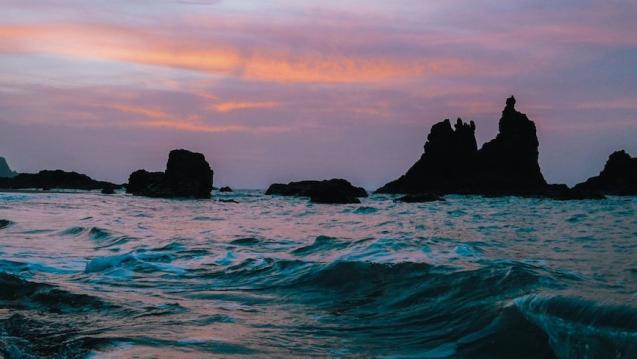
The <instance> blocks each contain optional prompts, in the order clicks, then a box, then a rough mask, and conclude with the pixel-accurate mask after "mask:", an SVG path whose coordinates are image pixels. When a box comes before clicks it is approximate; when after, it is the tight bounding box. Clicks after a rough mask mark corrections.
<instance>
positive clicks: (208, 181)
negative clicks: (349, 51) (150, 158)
mask: <svg viewBox="0 0 637 359" xmlns="http://www.w3.org/2000/svg"><path fill="white" fill-rule="evenodd" d="M213 175H214V172H213V171H212V169H211V168H210V164H209V163H208V162H207V161H206V158H205V157H204V155H203V154H201V153H196V152H190V151H188V150H183V149H181V150H173V151H170V154H169V155H168V163H167V164H166V171H165V172H163V173H162V172H147V171H146V170H137V171H135V172H133V173H131V175H130V177H129V179H128V186H127V187H126V192H127V193H132V194H134V195H139V196H147V197H163V198H173V197H187V198H210V192H211V191H212V179H213Z"/></svg>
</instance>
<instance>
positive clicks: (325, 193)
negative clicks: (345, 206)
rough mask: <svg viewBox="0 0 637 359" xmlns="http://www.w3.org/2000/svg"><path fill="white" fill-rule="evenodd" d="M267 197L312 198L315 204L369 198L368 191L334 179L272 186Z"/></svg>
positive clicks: (357, 200) (354, 201)
mask: <svg viewBox="0 0 637 359" xmlns="http://www.w3.org/2000/svg"><path fill="white" fill-rule="evenodd" d="M265 194H266V195H280V196H300V197H310V200H311V201H312V202H314V203H333V204H342V203H360V200H359V199H358V197H367V191H365V189H363V188H362V187H355V186H353V185H352V184H351V183H349V182H348V181H347V180H344V179H338V178H334V179H331V180H324V181H300V182H290V183H288V184H282V183H275V184H272V185H271V186H270V187H269V188H268V190H267V191H266V192H265Z"/></svg>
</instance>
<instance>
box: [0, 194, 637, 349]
mask: <svg viewBox="0 0 637 359" xmlns="http://www.w3.org/2000/svg"><path fill="white" fill-rule="evenodd" d="M216 198H217V199H218V198H233V199H235V200H237V201H238V202H239V203H238V204H235V203H222V202H218V201H215V200H205V201H186V200H182V201H178V200H177V201H174V200H161V199H146V198H138V197H130V196H127V195H124V194H117V195H112V196H106V195H100V194H97V193H81V194H61V193H32V194H25V193H4V194H0V353H1V354H2V355H4V356H5V357H7V358H22V357H26V358H30V357H85V356H88V357H100V358H101V357H106V358H116V357H135V356H137V357H180V358H181V357H196V358H200V357H209V356H210V357H216V356H222V357H244V356H246V357H250V356H253V357H264V356H270V357H288V356H290V357H308V356H317V357H333V356H345V357H347V356H361V357H368V356H376V357H409V358H412V357H415V358H446V357H465V358H498V357H501V358H512V357H517V358H524V357H528V358H541V357H545V358H551V357H558V358H597V357H604V358H631V357H632V358H635V357H637V215H636V213H637V198H634V197H633V198H630V197H628V198H620V197H613V198H610V199H608V200H605V201H597V202H596V201H576V202H558V201H552V200H543V199H520V198H511V197H505V198H488V199H487V198H481V197H463V196H455V197H454V196H451V197H448V199H447V201H446V202H437V203H427V204H406V203H394V202H393V201H392V200H391V199H392V197H390V196H372V197H370V198H368V199H364V200H363V203H362V204H360V205H344V206H330V205H312V204H310V203H308V201H307V200H305V199H299V198H280V197H268V196H264V195H263V194H262V193H261V192H257V191H245V192H235V193H231V194H222V195H218V196H217V197H216ZM2 355H0V357H1V356H2Z"/></svg>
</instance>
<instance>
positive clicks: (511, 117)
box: [377, 96, 547, 195]
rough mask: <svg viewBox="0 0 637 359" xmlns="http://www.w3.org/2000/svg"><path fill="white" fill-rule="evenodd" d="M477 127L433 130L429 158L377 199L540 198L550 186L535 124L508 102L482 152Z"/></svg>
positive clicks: (462, 125) (435, 127)
mask: <svg viewBox="0 0 637 359" xmlns="http://www.w3.org/2000/svg"><path fill="white" fill-rule="evenodd" d="M475 129H476V127H475V124H474V123H473V122H470V123H468V124H467V123H464V122H462V120H460V119H458V121H457V122H456V124H455V126H454V127H453V128H452V127H451V123H450V122H449V120H445V121H442V122H439V123H437V124H435V125H433V126H432V128H431V132H430V133H429V135H428V136H427V142H426V143H425V152H424V154H423V155H422V156H421V158H420V160H418V162H416V163H415V164H414V165H413V166H412V167H411V168H410V169H409V170H408V171H407V173H406V174H405V175H403V176H401V177H400V178H399V179H397V180H395V181H392V182H389V183H387V184H386V185H384V186H383V187H381V188H379V189H378V191H377V192H379V193H430V192H431V193H439V194H449V193H473V194H489V195H492V194H496V195H498V194H502V195H505V194H524V195H533V194H538V193H542V192H543V191H545V189H546V186H547V184H546V181H545V180H544V176H542V172H541V171H540V166H539V164H538V154H539V152H538V147H539V142H538V139H537V134H536V130H535V124H534V123H533V121H531V120H529V119H528V118H527V116H526V115H525V114H523V113H521V112H518V111H517V110H516V109H515V98H514V97H513V96H511V97H510V98H509V99H507V101H506V107H505V108H504V111H502V117H501V118H500V123H499V133H498V135H497V137H496V138H495V139H493V140H491V141H489V142H487V143H485V144H484V146H483V147H482V148H481V149H480V150H478V149H477V144H476V139H475Z"/></svg>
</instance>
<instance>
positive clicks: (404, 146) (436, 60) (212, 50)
mask: <svg viewBox="0 0 637 359" xmlns="http://www.w3.org/2000/svg"><path fill="white" fill-rule="evenodd" d="M150 4H151V3H150V2H142V1H123V0H113V1H90V2H89V1H83V0H68V1H66V0H65V1H61V0H40V1H24V0H20V1H18V0H5V1H3V9H2V12H1V13H0V68H1V69H2V75H1V76H0V156H5V157H6V158H7V159H8V161H9V163H10V165H11V166H12V167H14V168H15V169H17V170H18V171H23V172H30V171H37V170H40V169H44V168H49V169H53V168H61V169H65V170H75V171H79V172H83V173H86V174H88V175H90V176H92V177H94V178H98V179H106V180H111V181H116V182H124V181H125V180H126V178H127V176H128V174H129V173H130V172H132V171H133V170H135V169H138V168H147V169H150V170H161V169H163V167H164V165H165V161H166V158H167V153H168V151H169V150H170V149H173V148H178V147H183V148H188V149H191V150H195V151H199V152H203V153H204V154H205V155H206V157H207V158H208V159H209V161H210V162H211V163H212V165H213V168H214V170H215V184H218V185H225V184H228V185H231V186H235V187H243V188H262V187H265V186H267V185H268V184H269V183H271V182H273V181H288V180H293V179H304V178H329V177H345V178H348V179H350V180H352V181H353V182H356V183H357V184H361V185H364V186H366V187H369V188H375V187H377V186H379V185H381V184H383V183H384V182H386V181H388V180H390V179H393V178H395V177H397V176H398V175H400V174H402V173H403V172H404V171H405V170H406V169H407V168H408V167H409V166H410V165H411V164H412V163H413V162H414V161H415V160H416V159H417V158H418V157H419V156H420V154H421V153H422V146H423V145H424V141H425V137H426V135H427V133H428V131H429V128H430V126H431V125H432V124H433V123H435V122H438V121H440V120H442V119H445V118H452V119H454V118H456V117H462V118H463V119H465V120H473V121H475V122H476V124H477V127H478V129H477V136H478V141H479V143H482V142H484V141H486V140H488V139H490V138H492V137H493V136H495V133H496V131H497V120H498V119H499V115H500V111H501V110H502V108H503V106H504V99H505V98H506V97H508V96H509V95H511V94H515V95H516V97H517V98H518V109H519V110H520V111H522V112H526V113H527V114H528V115H529V117H530V118H531V119H532V120H534V121H535V122H536V124H537V126H538V130H539V137H540V143H541V144H540V164H541V166H542V170H543V172H544V174H545V176H546V177H547V179H548V180H549V181H551V182H566V183H569V184H573V183H575V182H578V181H581V180H583V179H585V178H588V177H590V176H592V175H594V174H596V173H597V172H599V170H600V169H601V167H602V165H603V163H604V161H605V159H606V157H607V156H608V154H610V152H612V151H614V150H616V149H626V150H627V151H629V152H631V153H632V154H633V155H637V141H636V140H635V138H636V137H637V71H636V70H635V64H637V37H636V36H634V34H636V33H637V22H635V21H634V18H635V17H637V3H635V2H633V1H622V0H615V1H544V0H539V1H516V2H514V3H513V2H510V1H496V0H493V1H470V0H463V1H445V2H441V1H416V0H413V1H391V2H388V1H373V0H371V1H370V0H366V1H362V0H361V1H357V0H340V1H284V0H279V1H242V0H233V1H204V0H181V1H178V0H174V1H168V0H156V1H153V2H152V5H150Z"/></svg>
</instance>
